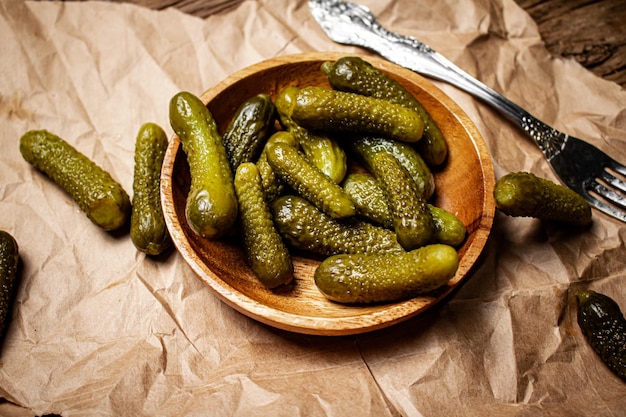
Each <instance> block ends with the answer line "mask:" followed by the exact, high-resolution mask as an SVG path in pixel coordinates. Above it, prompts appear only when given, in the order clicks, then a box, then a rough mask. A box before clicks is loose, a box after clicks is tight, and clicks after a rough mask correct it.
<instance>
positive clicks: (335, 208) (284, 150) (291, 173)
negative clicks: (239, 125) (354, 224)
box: [266, 142, 356, 219]
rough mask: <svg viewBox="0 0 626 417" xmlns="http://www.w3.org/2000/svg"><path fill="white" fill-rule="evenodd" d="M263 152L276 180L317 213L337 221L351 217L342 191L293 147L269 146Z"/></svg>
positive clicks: (285, 145) (277, 144)
mask: <svg viewBox="0 0 626 417" xmlns="http://www.w3.org/2000/svg"><path fill="white" fill-rule="evenodd" d="M266 152H267V160H268V162H269V164H270V166H271V167H272V169H273V170H274V172H275V173H276V174H277V175H278V176H279V177H280V179H282V180H283V181H284V182H285V183H286V184H288V185H289V186H290V187H291V188H293V189H294V190H295V191H296V192H297V193H298V194H299V195H301V196H303V197H304V198H306V199H308V200H309V201H311V203H313V204H314V205H315V206H316V207H318V208H319V209H320V210H322V211H324V212H325V213H327V214H328V215H330V216H331V217H333V218H337V219H340V218H346V217H350V216H353V215H354V214H355V212H356V209H355V208H354V204H352V201H351V200H350V199H349V198H348V196H346V194H345V193H344V192H343V189H342V188H341V187H340V186H339V185H337V184H336V183H335V182H333V181H332V180H331V179H330V178H328V176H326V175H325V174H324V173H323V172H321V171H320V170H319V169H318V168H316V167H314V166H313V165H311V163H310V162H309V161H308V160H307V159H306V157H305V156H304V155H303V154H302V153H301V152H300V151H298V150H297V149H296V148H295V147H293V146H291V145H288V144H286V143H280V142H278V143H272V144H269V145H268V146H267V148H266Z"/></svg>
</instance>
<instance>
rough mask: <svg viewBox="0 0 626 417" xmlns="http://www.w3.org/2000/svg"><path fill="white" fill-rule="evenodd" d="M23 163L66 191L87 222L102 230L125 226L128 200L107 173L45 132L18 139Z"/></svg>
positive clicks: (120, 187) (57, 137)
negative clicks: (89, 221) (37, 170)
mask: <svg viewBox="0 0 626 417" xmlns="http://www.w3.org/2000/svg"><path fill="white" fill-rule="evenodd" d="M20 152H21V154H22V157H23V158H24V160H26V162H28V163H30V164H32V165H33V166H34V167H35V168H37V169H39V170H40V171H42V172H43V173H44V174H46V175H47V176H48V177H50V178H51V179H52V180H53V181H54V182H55V183H56V184H57V185H58V186H60V187H61V188H62V189H63V190H65V191H66V192H67V193H68V194H69V195H70V196H71V197H72V199H73V200H74V201H75V202H76V203H77V204H78V207H80V209H81V210H82V211H83V212H85V214H86V215H87V217H88V218H89V220H91V221H92V222H93V223H94V224H96V225H98V226H100V227H101V228H103V229H104V230H107V231H110V230H115V229H118V228H120V227H122V226H123V225H125V224H126V223H127V221H128V219H129V217H130V212H131V204H130V198H129V197H128V194H127V193H126V191H125V190H124V189H123V188H122V186H121V185H120V184H119V183H118V182H117V181H115V180H114V179H113V177H111V174H109V173H108V172H107V171H105V170H104V169H102V168H101V167H100V166H98V165H97V164H96V163H95V162H93V161H92V160H90V159H89V158H88V157H87V156H85V155H83V154H82V153H80V152H79V151H78V150H76V148H74V147H73V146H72V145H70V144H69V143H68V142H66V141H65V140H63V139H61V138H60V137H59V136H57V135H55V134H53V133H50V132H48V131H47V130H31V131H28V132H26V133H24V135H22V137H21V138H20Z"/></svg>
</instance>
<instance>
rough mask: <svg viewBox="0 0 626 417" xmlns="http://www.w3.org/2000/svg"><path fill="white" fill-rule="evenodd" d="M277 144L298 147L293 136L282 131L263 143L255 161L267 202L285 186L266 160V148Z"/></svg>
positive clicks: (276, 195)
mask: <svg viewBox="0 0 626 417" xmlns="http://www.w3.org/2000/svg"><path fill="white" fill-rule="evenodd" d="M278 142H283V143H286V144H288V145H290V146H294V147H296V146H298V144H297V142H296V138H295V137H294V136H293V134H292V133H290V132H287V131H284V130H279V131H278V132H275V133H274V134H273V135H272V136H270V138H269V139H268V140H267V142H266V143H265V146H264V147H263V150H262V151H261V155H260V156H259V159H258V160H257V161H256V166H257V168H258V169H259V174H260V175H261V184H262V186H263V192H264V193H265V199H266V200H267V201H268V202H270V201H272V200H274V199H275V198H276V197H278V196H279V195H280V194H281V193H282V192H283V190H284V188H285V184H284V183H283V181H282V180H281V179H280V178H279V177H278V175H276V173H275V172H274V169H273V168H272V166H271V165H270V163H269V161H268V160H267V148H268V147H271V146H272V144H274V143H278Z"/></svg>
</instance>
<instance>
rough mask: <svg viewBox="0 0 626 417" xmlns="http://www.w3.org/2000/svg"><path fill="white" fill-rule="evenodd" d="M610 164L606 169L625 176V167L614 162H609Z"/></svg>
mask: <svg viewBox="0 0 626 417" xmlns="http://www.w3.org/2000/svg"><path fill="white" fill-rule="evenodd" d="M610 162H611V163H609V164H608V167H609V168H611V169H612V170H613V171H615V172H619V173H620V174H622V175H626V166H624V165H622V164H620V163H619V162H617V161H615V160H613V159H612V160H611V161H610Z"/></svg>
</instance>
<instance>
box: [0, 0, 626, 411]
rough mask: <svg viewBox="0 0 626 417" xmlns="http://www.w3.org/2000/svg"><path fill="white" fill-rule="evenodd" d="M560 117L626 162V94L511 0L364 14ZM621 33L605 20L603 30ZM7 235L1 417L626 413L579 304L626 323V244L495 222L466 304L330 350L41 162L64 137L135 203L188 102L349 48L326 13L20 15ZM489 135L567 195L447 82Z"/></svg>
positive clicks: (598, 230) (7, 128)
mask: <svg viewBox="0 0 626 417" xmlns="http://www.w3.org/2000/svg"><path fill="white" fill-rule="evenodd" d="M362 3H363V4H365V5H367V6H369V7H370V8H371V9H372V10H373V11H374V13H375V14H376V15H377V16H378V17H379V20H380V21H381V23H382V24H383V25H384V26H385V27H387V28H389V29H392V30H394V31H397V32H400V33H403V34H407V35H413V36H415V37H417V38H419V39H421V40H423V41H424V42H426V43H427V44H429V45H430V46H432V47H433V48H434V49H436V50H438V51H439V52H441V53H442V54H443V55H445V56H446V57H448V58H449V59H451V60H452V61H454V62H455V63H456V64H458V65H459V66H461V67H462V68H464V69H465V70H467V71H468V72H469V73H471V74H473V75H475V76H477V78H479V79H480V80H482V81H484V82H485V83H486V84H488V85H490V86H491V87H493V88H495V89H496V90H498V91H500V92H502V93H504V94H505V95H506V96H507V97H509V98H510V99H512V100H513V101H515V102H517V103H518V104H520V105H522V106H523V107H525V108H527V109H528V110H529V111H531V113H533V114H535V115H536V116H538V117H539V118H541V119H542V120H543V121H545V122H547V123H549V124H552V125H554V126H555V127H557V128H561V129H563V130H566V131H567V132H568V133H570V134H573V135H575V136H579V137H582V138H585V139H587V140H589V141H590V142H592V143H594V144H595V145H597V146H599V147H601V148H603V149H604V150H605V151H607V152H608V153H610V154H611V155H613V156H614V157H615V158H616V159H618V160H621V161H622V162H624V161H626V111H625V110H624V109H625V104H626V93H625V92H624V90H622V89H620V87H619V86H617V85H616V84H613V83H611V82H607V81H603V80H601V79H599V78H596V77H595V76H594V75H592V74H591V73H589V72H588V71H586V70H585V69H583V68H582V67H580V66H579V65H578V64H576V63H575V62H573V61H567V60H562V59H554V58H552V57H551V56H550V55H549V53H548V52H547V51H546V49H545V48H544V46H543V44H542V42H541V39H540V36H539V34H538V32H537V28H536V26H535V24H534V23H533V21H532V20H531V19H530V17H529V16H528V15H527V14H526V13H525V12H524V11H523V10H521V9H520V8H519V7H518V6H517V5H516V4H515V3H514V2H513V1H512V0H471V1H470V0H461V1H456V0H440V1H437V2H433V1H426V0H397V1H392V0H384V1H383V0H377V1H374V0H367V1H366V0H363V1H362ZM599 24H601V23H599ZM0 38H1V39H2V42H1V43H0V51H1V54H0V56H2V59H1V60H0V74H1V76H0V97H1V101H0V123H1V126H2V129H0V141H1V145H2V151H1V153H0V229H3V230H6V231H8V232H9V233H11V234H12V235H13V236H14V237H15V238H16V239H17V241H18V243H19V245H20V254H21V259H22V263H23V270H22V273H21V282H20V285H19V292H18V295H17V300H16V303H15V305H14V318H13V321H12V324H11V327H10V329H9V332H8V335H7V337H6V340H5V343H4V346H3V349H2V355H1V357H0V396H1V397H2V398H3V402H2V403H0V414H1V415H4V416H33V415H43V414H47V413H57V414H61V415H63V416H92V415H93V416H103V415H111V416H113V415H115V416H122V415H124V416H191V415H194V416H242V417H251V416H270V415H271V416H333V417H336V416H346V415H360V416H365V415H370V416H381V417H383V416H443V415H445V416H465V417H467V416H485V415H498V416H534V415H541V416H547V415H555V416H556V415H559V416H561V415H568V416H590V415H593V416H616V415H623V413H624V412H625V411H626V384H624V383H623V382H621V381H620V380H619V379H618V378H616V377H615V376H614V375H613V374H612V373H611V372H610V371H609V370H608V369H607V368H606V367H605V366H604V365H603V364H602V363H601V362H600V360H599V358H598V357H597V356H596V355H595V354H594V353H593V351H592V350H591V349H590V348H589V346H588V344H587V343H586V342H585V340H584V339H583V337H582V335H581V333H580V330H579V328H578V325H577V324H576V321H575V320H576V315H575V310H574V307H575V303H574V299H573V298H572V292H573V290H574V289H576V288H580V287H589V288H592V289H595V290H598V291H601V292H604V293H606V294H608V295H610V296H612V297H613V298H614V299H615V300H616V301H617V302H618V303H620V305H621V306H622V307H623V308H624V309H626V292H625V291H624V290H623V285H624V283H625V282H626V264H625V259H626V256H625V243H624V241H625V239H626V227H625V226H624V224H622V223H619V222H617V221H614V220H612V219H610V218H608V217H606V216H604V215H602V214H600V213H598V212H595V213H594V223H593V227H592V228H591V229H590V230H588V231H585V232H584V233H580V232H576V231H572V230H567V229H564V228H559V227H555V226H554V225H551V224H546V223H542V222H540V221H538V220H534V219H521V218H510V217H507V216H504V215H502V214H500V213H498V214H497V215H496V218H495V222H494V228H493V233H492V236H491V238H490V241H489V243H488V245H487V248H486V251H485V256H484V257H483V259H482V260H481V264H480V266H479V268H478V269H477V270H476V272H475V273H474V274H473V276H472V277H471V279H470V280H468V281H467V283H466V284H465V285H464V286H463V287H462V288H461V289H460V290H459V291H458V292H457V293H455V294H454V296H453V297H452V298H451V299H450V300H449V301H448V302H447V303H445V304H442V305H440V306H438V307H437V308H435V309H432V310H429V311H428V312H427V313H426V314H423V315H421V316H418V317H416V318H415V319H412V320H409V321H407V322H405V323H402V324H399V325H396V326H394V327H392V328H389V329H386V330H382V331H378V332H375V333H370V334H364V335H360V336H354V337H310V336H304V335H299V334H292V333H288V332H283V331H279V330H276V329H273V328H271V327H268V326H265V325H262V324H259V323H257V322H255V321H254V320H251V319H248V318H247V317H245V316H243V315H242V314H239V313H238V312H235V311H234V310H233V309H231V308H229V307H227V306H226V305H224V304H223V303H222V302H220V301H219V300H218V299H217V298H216V297H215V296H214V295H213V294H212V293H211V292H210V290H209V289H208V288H207V287H206V286H204V285H203V284H202V283H201V281H200V280H199V279H198V278H197V277H196V276H195V275H194V273H193V272H192V271H191V269H190V268H189V267H188V266H187V264H186V263H185V262H184V260H183V259H182V257H181V256H179V255H178V254H177V253H176V252H175V251H173V250H172V251H170V252H168V253H166V254H165V255H163V256H161V257H158V258H156V259H153V258H147V257H145V256H144V255H143V254H141V253H139V252H137V251H136V249H135V248H134V246H133V245H132V243H131V241H130V238H129V236H128V234H127V233H106V232H103V231H101V230H100V229H98V228H97V227H96V226H94V225H93V224H91V223H90V222H89V220H88V219H87V218H86V217H85V216H84V215H83V214H82V213H81V212H80V211H79V210H78V208H77V207H76V205H75V204H74V203H73V201H71V200H70V198H69V197H68V196H67V195H66V194H65V193H64V192H63V191H61V190H60V189H59V188H58V187H57V186H55V185H54V184H53V183H52V182H51V181H50V180H48V179H47V178H45V177H44V176H43V175H42V174H41V173H39V172H37V171H35V170H34V169H32V167H30V166H29V165H28V164H27V163H26V162H25V161H24V160H23V159H22V158H21V156H20V154H19V151H18V142H19V138H20V136H21V135H22V134H23V133H24V132H26V131H27V130H30V129H43V128H45V129H48V130H50V131H52V132H54V133H56V134H58V135H59V136H61V137H63V138H65V139H66V140H67V141H68V142H70V143H72V144H73V145H74V146H75V147H77V148H78V149H79V150H80V151H81V152H83V153H85V154H86V155H87V156H89V157H90V158H92V159H93V160H95V161H97V163H99V164H100V165H101V166H103V167H104V168H105V169H107V170H108V171H109V172H110V173H111V174H112V175H113V177H114V178H116V179H117V180H118V181H119V182H120V183H121V184H122V185H123V186H124V187H125V188H126V190H127V191H129V193H130V192H131V191H132V172H133V152H134V141H135V137H136V134H137V131H138V129H139V127H140V126H141V125H142V124H143V123H145V122H147V121H153V122H156V123H158V124H160V125H161V126H162V127H164V128H165V129H166V131H167V132H168V134H171V133H172V132H171V128H170V127H169V123H168V118H167V107H168V102H169V99H170V98H171V97H172V96H173V95H174V94H175V93H176V92H178V91H180V90H188V91H191V92H195V93H197V94H200V93H202V92H203V91H204V90H206V89H207V88H209V87H211V86H212V85H214V84H215V83H217V82H219V81H221V80H222V79H223V78H224V77H226V76H227V75H229V74H231V73H233V72H235V71H237V70H239V69H241V68H244V67H246V66H248V65H250V64H253V63H256V62H258V61H261V60H264V59H268V58H271V57H274V56H278V55H286V54H290V53H297V52H304V51H315V50H320V51H324V50H328V51H344V52H346V53H354V52H359V53H364V51H363V50H360V49H357V48H352V47H345V46H341V45H338V44H335V43H333V42H332V41H330V40H329V39H328V38H327V37H326V36H325V35H324V34H323V32H322V31H321V29H320V28H319V27H318V26H317V25H316V24H315V22H314V21H313V19H312V17H311V16H310V14H309V10H308V7H307V4H306V1H302V0H298V1H289V2H288V1H286V0H259V1H243V2H241V3H240V4H239V5H237V6H236V7H234V8H232V9H228V10H226V11H224V12H222V13H220V14H216V15H213V16H210V17H209V18H207V19H206V20H202V19H198V18H194V17H191V16H189V15H185V14H183V13H181V12H179V11H177V10H174V9H169V10H164V11H152V10H148V9H144V8H141V7H138V6H133V5H128V4H119V3H107V2H91V1H88V2H68V3H59V2H31V1H26V2H24V1H22V0H1V1H0ZM435 84H436V85H437V86H439V87H440V88H441V89H442V90H443V91H445V92H446V93H447V94H448V95H450V96H451V97H452V98H453V99H454V100H455V101H457V102H458V103H459V105H460V106H461V107H462V108H463V109H464V110H465V111H466V113H467V114H468V115H469V116H470V117H471V119H472V120H473V121H474V122H475V123H476V125H477V126H478V128H479V130H480V132H481V133H482V135H483V136H484V139H485V140H486V142H487V144H488V147H489V149H490V151H491V153H492V156H493V160H494V164H495V168H496V174H497V176H498V177H499V176H501V175H503V174H504V173H507V172H510V171H519V170H527V171H532V172H534V173H535V174H537V175H539V176H543V177H545V178H549V179H552V180H556V178H555V177H554V175H553V174H552V172H551V170H550V168H549V166H548V164H547V163H546V162H545V161H544V160H543V158H542V156H541V154H540V152H539V150H538V148H536V146H535V145H534V144H533V143H532V142H531V141H530V139H528V138H527V137H526V136H525V135H524V133H523V132H521V131H520V130H519V129H518V128H517V127H515V126H513V125H511V124H509V123H508V122H506V121H505V119H503V118H502V117H501V116H500V115H499V114H497V113H496V112H495V111H493V110H492V109H490V108H488V107H487V106H485V105H483V104H481V103H480V102H478V101H476V100H475V99H473V98H471V97H470V96H469V95H467V94H465V93H463V92H461V91H459V90H457V89H455V88H454V87H451V86H448V85H446V84H443V83H440V82H435Z"/></svg>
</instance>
